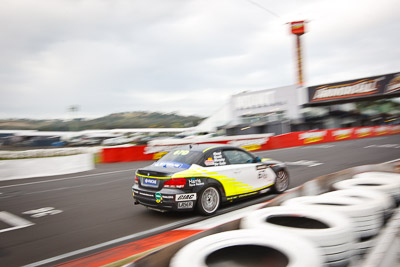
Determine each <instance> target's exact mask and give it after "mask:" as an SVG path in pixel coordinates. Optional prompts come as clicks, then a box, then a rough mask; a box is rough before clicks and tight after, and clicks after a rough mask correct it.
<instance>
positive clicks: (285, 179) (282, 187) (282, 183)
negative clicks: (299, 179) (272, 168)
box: [272, 168, 290, 194]
mask: <svg viewBox="0 0 400 267" xmlns="http://www.w3.org/2000/svg"><path fill="white" fill-rule="evenodd" d="M289 182H290V180H289V172H288V171H287V170H285V169H284V168H282V169H281V170H279V171H277V172H276V179H275V183H274V185H273V186H272V192H274V193H277V194H280V193H283V192H285V191H286V190H287V189H288V188H289Z"/></svg>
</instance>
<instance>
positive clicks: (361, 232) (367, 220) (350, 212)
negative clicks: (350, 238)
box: [282, 195, 384, 241]
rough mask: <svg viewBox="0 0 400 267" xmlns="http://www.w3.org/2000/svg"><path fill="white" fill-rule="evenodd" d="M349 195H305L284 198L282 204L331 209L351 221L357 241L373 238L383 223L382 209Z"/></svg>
mask: <svg viewBox="0 0 400 267" xmlns="http://www.w3.org/2000/svg"><path fill="white" fill-rule="evenodd" d="M369 204H370V205H365V202H364V201H363V200H360V199H356V198H351V197H336V196H326V195H325V196H324V195H319V196H306V197H297V198H292V199H289V200H286V201H284V202H283V203H282V205H283V206H293V207H299V208H301V207H302V206H308V207H309V206H312V207H316V208H318V209H320V210H331V211H336V212H340V213H342V214H344V215H345V216H347V217H348V218H350V220H351V221H352V222H353V225H354V231H355V234H356V236H357V238H358V241H363V240H366V239H369V238H373V237H374V236H375V235H377V234H378V232H379V230H380V229H381V227H382V225H383V219H384V218H383V210H382V207H380V206H379V205H377V204H376V203H369Z"/></svg>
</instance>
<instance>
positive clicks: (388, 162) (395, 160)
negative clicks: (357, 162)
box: [383, 158, 400, 164]
mask: <svg viewBox="0 0 400 267" xmlns="http://www.w3.org/2000/svg"><path fill="white" fill-rule="evenodd" d="M397 161H400V158H398V159H394V160H390V161H386V162H384V163H383V164H390V163H394V162H397Z"/></svg>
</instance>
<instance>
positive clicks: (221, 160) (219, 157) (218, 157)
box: [213, 151, 226, 166]
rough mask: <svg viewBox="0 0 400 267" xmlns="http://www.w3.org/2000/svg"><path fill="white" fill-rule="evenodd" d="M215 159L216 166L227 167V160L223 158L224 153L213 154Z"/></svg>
mask: <svg viewBox="0 0 400 267" xmlns="http://www.w3.org/2000/svg"><path fill="white" fill-rule="evenodd" d="M213 157H214V166H224V165H226V161H225V158H224V157H223V156H222V152H221V151H218V152H214V153H213Z"/></svg>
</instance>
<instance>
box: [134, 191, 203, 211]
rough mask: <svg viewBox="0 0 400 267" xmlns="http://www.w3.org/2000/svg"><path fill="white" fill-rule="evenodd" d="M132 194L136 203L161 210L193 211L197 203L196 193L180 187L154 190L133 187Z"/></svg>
mask: <svg viewBox="0 0 400 267" xmlns="http://www.w3.org/2000/svg"><path fill="white" fill-rule="evenodd" d="M132 195H133V199H134V200H135V203H136V204H141V205H143V206H146V207H148V208H151V209H155V210H159V211H170V210H173V211H191V210H193V209H194V207H195V205H196V197H197V194H196V193H191V192H185V191H183V190H179V189H162V190H160V191H157V192H154V191H151V190H144V189H142V188H140V189H139V188H137V187H135V186H134V187H132Z"/></svg>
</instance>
